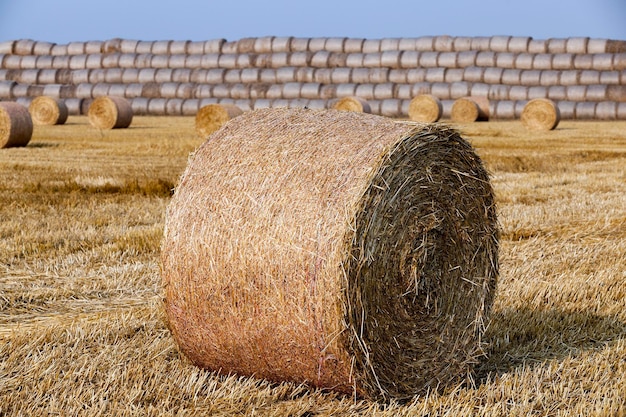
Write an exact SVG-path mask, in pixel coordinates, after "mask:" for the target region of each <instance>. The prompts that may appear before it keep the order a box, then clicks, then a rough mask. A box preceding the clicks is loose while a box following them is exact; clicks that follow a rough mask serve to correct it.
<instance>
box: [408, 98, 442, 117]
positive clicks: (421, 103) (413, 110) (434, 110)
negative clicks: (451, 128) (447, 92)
mask: <svg viewBox="0 0 626 417" xmlns="http://www.w3.org/2000/svg"><path fill="white" fill-rule="evenodd" d="M442 115H443V106H442V105H441V101H440V100H439V99H438V98H437V97H435V96H433V95H430V94H420V95H418V96H416V97H414V98H413V99H412V100H411V102H410V103H409V118H410V119H411V120H413V121H416V122H423V123H434V122H436V121H438V120H439V119H441V116H442Z"/></svg>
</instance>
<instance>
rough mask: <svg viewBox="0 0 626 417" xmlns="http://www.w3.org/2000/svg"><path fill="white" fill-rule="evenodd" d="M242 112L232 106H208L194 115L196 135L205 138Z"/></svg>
mask: <svg viewBox="0 0 626 417" xmlns="http://www.w3.org/2000/svg"><path fill="white" fill-rule="evenodd" d="M242 113H243V111H242V110H241V109H240V108H239V107H237V106H235V105H233V104H208V105H206V106H203V107H201V108H200V110H198V113H197V114H196V133H197V134H198V136H200V137H201V138H206V137H207V136H209V135H210V134H212V133H213V132H215V131H216V130H218V129H219V128H221V127H222V126H223V125H224V123H226V122H228V121H229V120H230V119H232V118H234V117H237V116H239V115H240V114H242Z"/></svg>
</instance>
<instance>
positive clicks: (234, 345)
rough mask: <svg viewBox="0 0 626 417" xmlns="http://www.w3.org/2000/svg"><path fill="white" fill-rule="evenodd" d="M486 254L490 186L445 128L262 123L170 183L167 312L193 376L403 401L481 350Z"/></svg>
mask: <svg viewBox="0 0 626 417" xmlns="http://www.w3.org/2000/svg"><path fill="white" fill-rule="evenodd" d="M497 252H498V229H497V220H496V211H495V207H494V197H493V191H492V189H491V186H490V182H489V178H488V176H487V173H486V171H485V169H484V168H483V165H482V163H481V161H480V159H479V158H478V156H477V155H476V154H475V153H474V151H473V149H472V148H471V146H470V145H469V144H468V143H467V142H466V141H465V140H463V138H461V137H460V135H459V134H458V132H456V131H454V130H451V129H449V128H447V127H445V126H440V125H435V124H430V125H415V124H412V123H410V122H409V123H406V122H404V123H401V122H395V121H393V120H390V119H387V118H384V117H380V116H374V115H370V114H363V113H354V112H344V111H335V110H313V109H295V108H294V109H260V110H255V111H251V112H248V113H244V114H243V115H241V116H239V117H237V118H236V119H234V120H232V121H231V122H230V123H228V124H227V125H226V126H225V127H224V128H222V129H220V130H219V131H217V132H215V133H214V134H213V135H212V136H211V140H208V141H206V142H205V143H204V144H203V145H202V146H201V147H200V148H199V149H198V150H197V151H196V152H195V154H194V155H193V157H192V158H191V159H190V162H189V164H188V166H187V168H186V170H185V172H184V173H183V175H182V177H181V181H180V185H179V186H178V187H177V189H176V192H175V194H174V196H173V199H172V201H171V203H170V205H169V206H168V208H167V215H166V221H165V231H164V238H163V243H162V252H161V271H162V280H163V281H162V282H163V287H164V293H165V310H166V312H167V317H168V323H169V328H170V330H171V331H172V333H173V335H174V337H175V339H176V341H177V343H178V345H179V347H180V348H181V350H182V351H183V352H184V353H185V354H186V355H187V356H188V357H189V358H190V359H191V360H192V361H193V362H194V363H195V364H197V365H199V366H201V367H205V368H208V369H212V370H221V371H222V372H225V373H230V372H233V373H238V374H241V375H254V376H255V377H258V378H265V379H268V380H272V381H294V382H298V383H307V384H310V385H311V386H316V387H324V388H329V389H334V390H336V391H339V392H344V393H348V394H355V395H358V396H361V397H364V398H371V399H377V400H388V399H392V398H397V399H406V398H411V397H413V396H414V395H416V394H423V393H426V392H428V391H429V390H434V389H437V388H438V387H445V386H450V385H451V384H456V383H458V382H459V381H460V380H462V379H463V378H464V377H465V376H467V374H468V373H469V372H470V370H471V368H472V365H473V364H475V363H476V361H477V357H478V356H479V355H480V354H482V351H481V343H480V340H481V335H482V333H483V331H484V326H485V325H486V324H487V322H488V317H489V311H490V308H491V305H492V300H493V297H494V291H495V286H496V279H497V272H498V257H497Z"/></svg>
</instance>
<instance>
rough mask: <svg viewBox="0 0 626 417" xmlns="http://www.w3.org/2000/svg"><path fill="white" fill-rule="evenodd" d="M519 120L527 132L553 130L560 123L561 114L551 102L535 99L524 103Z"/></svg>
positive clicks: (544, 99)
mask: <svg viewBox="0 0 626 417" xmlns="http://www.w3.org/2000/svg"><path fill="white" fill-rule="evenodd" d="M520 120H521V121H522V124H523V125H524V126H525V127H526V128H527V129H529V130H553V129H555V128H556V127H557V126H558V124H559V122H560V121H561V113H560V111H559V108H558V107H557V105H556V103H554V102H553V101H552V100H550V99H546V98H536V99H533V100H530V101H529V102H528V103H526V105H525V106H524V109H523V110H522V114H521V116H520Z"/></svg>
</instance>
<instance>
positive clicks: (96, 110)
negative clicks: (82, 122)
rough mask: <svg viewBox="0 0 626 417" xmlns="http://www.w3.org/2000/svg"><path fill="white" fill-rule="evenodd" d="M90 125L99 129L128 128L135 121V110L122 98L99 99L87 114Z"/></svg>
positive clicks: (94, 101)
mask: <svg viewBox="0 0 626 417" xmlns="http://www.w3.org/2000/svg"><path fill="white" fill-rule="evenodd" d="M87 115H88V117H89V123H90V124H91V125H92V126H93V127H96V128H98V129H120V128H127V127H128V126H130V124H131V122H132V121H133V109H132V107H131V104H130V102H129V101H128V100H126V99H125V98H122V97H108V96H105V97H98V98H96V99H94V100H93V102H91V104H90V105H89V110H88V112H87Z"/></svg>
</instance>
